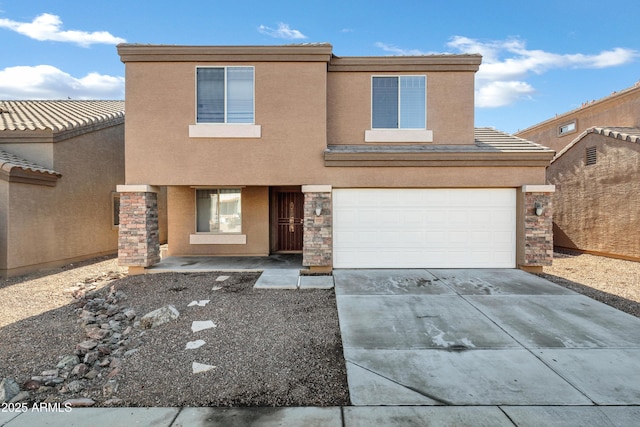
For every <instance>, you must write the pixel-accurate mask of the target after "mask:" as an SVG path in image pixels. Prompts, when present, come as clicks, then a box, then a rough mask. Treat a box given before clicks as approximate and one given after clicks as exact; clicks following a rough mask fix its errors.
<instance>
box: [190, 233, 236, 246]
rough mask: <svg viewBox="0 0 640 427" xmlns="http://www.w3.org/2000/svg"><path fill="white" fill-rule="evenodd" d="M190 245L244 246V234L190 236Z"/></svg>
mask: <svg viewBox="0 0 640 427" xmlns="http://www.w3.org/2000/svg"><path fill="white" fill-rule="evenodd" d="M189 244H191V245H246V244H247V235H246V234H191V235H189Z"/></svg>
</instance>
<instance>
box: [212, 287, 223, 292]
mask: <svg viewBox="0 0 640 427" xmlns="http://www.w3.org/2000/svg"><path fill="white" fill-rule="evenodd" d="M220 289H222V286H214V287H213V288H211V290H212V291H219V290H220Z"/></svg>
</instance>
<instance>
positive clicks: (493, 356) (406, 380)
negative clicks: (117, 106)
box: [0, 269, 640, 427]
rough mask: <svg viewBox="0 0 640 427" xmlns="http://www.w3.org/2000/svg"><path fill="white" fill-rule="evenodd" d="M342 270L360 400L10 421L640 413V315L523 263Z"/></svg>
mask: <svg viewBox="0 0 640 427" xmlns="http://www.w3.org/2000/svg"><path fill="white" fill-rule="evenodd" d="M284 270H286V269H284ZM216 271H220V270H218V269H216ZM333 277H334V280H335V286H336V300H337V305H338V314H339V318H340V328H341V332H342V339H343V345H344V354H345V359H346V361H347V376H348V383H349V391H350V394H351V400H352V404H353V406H349V407H331V408H77V409H72V410H70V412H65V408H43V409H40V410H33V409H32V408H27V410H26V411H25V412H21V411H20V410H15V409H14V410H13V412H0V426H8V427H17V426H29V427H32V426H35V425H37V426H40V425H49V426H86V425H92V426H98V427H99V426H105V427H107V426H108V427H112V426H115V425H138V426H173V427H177V426H215V425H221V426H235V425H238V426H251V425H252V426H301V425H304V426H372V425H376V426H378V425H389V426H395V425H397V426H401V425H443V426H450V425H455V426H478V425H487V426H514V425H516V426H542V425H544V426H560V425H562V426H592V425H593V426H634V425H638V420H639V419H640V406H639V405H640V319H638V318H636V317H633V316H630V315H627V314H625V313H622V312H620V311H618V310H615V309H613V308H611V307H609V306H606V305H604V304H601V303H598V302H596V301H594V300H592V299H590V298H587V297H585V296H582V295H579V294H576V293H574V292H572V291H569V290H567V289H565V288H562V287H559V286H556V285H555V284H552V283H550V282H548V281H546V280H543V279H540V278H538V277H537V276H534V275H530V274H527V273H524V272H522V271H519V270H336V271H335V272H334V276H333Z"/></svg>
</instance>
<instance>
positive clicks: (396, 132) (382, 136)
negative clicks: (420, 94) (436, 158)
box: [364, 74, 433, 143]
mask: <svg viewBox="0 0 640 427" xmlns="http://www.w3.org/2000/svg"><path fill="white" fill-rule="evenodd" d="M378 77H395V78H397V79H398V83H399V84H398V126H400V118H401V114H402V113H401V103H402V100H401V96H400V78H401V77H423V78H424V83H425V93H424V114H425V117H424V124H425V127H424V128H400V127H398V128H374V127H373V108H374V107H373V81H374V79H375V78H378ZM370 88H371V94H370V97H371V98H370V99H371V103H370V120H371V121H370V126H371V127H370V129H368V130H365V135H364V139H365V142H382V143H430V142H433V132H432V131H431V130H429V129H428V128H427V125H428V121H427V97H428V94H427V92H428V84H427V75H426V74H381V75H372V76H371V83H370Z"/></svg>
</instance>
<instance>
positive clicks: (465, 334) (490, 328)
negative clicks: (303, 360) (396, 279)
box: [337, 295, 520, 350]
mask: <svg viewBox="0 0 640 427" xmlns="http://www.w3.org/2000/svg"><path fill="white" fill-rule="evenodd" d="M337 304H338V316H339V318H340V327H341V331H342V342H343V346H344V348H371V349H421V348H433V349H450V350H451V349H457V350H464V349H479V348H518V347H520V345H519V344H518V343H517V342H516V341H514V340H513V338H511V337H510V336H509V335H508V334H507V333H505V332H504V331H503V330H501V329H500V328H498V327H497V326H496V325H495V324H493V323H492V322H491V321H489V320H488V319H487V318H486V316H484V315H483V314H482V313H481V312H480V311H478V310H477V309H475V308H474V307H473V306H472V305H471V304H469V303H468V302H466V301H464V300H463V299H462V298H460V297H459V296H456V295H397V296H385V295H371V296H366V295H340V297H339V298H338V299H337Z"/></svg>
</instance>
